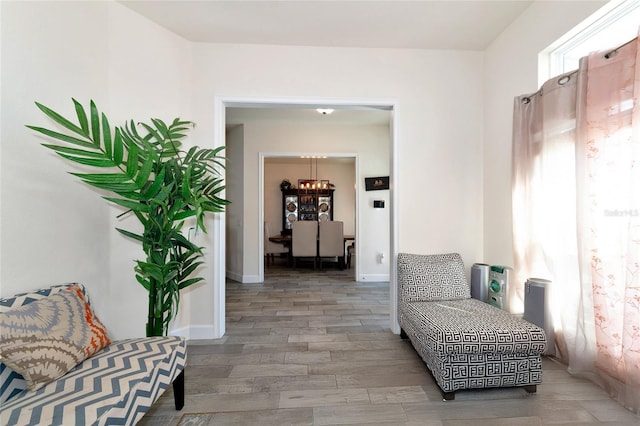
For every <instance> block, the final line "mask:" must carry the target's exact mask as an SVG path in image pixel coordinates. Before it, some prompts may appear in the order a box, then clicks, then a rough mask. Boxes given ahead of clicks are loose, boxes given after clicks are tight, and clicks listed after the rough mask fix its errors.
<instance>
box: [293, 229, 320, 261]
mask: <svg viewBox="0 0 640 426" xmlns="http://www.w3.org/2000/svg"><path fill="white" fill-rule="evenodd" d="M317 240H318V222H316V221H314V220H302V221H298V222H293V226H292V227H291V254H292V255H293V257H316V255H317V249H316V247H317V245H316V244H317Z"/></svg>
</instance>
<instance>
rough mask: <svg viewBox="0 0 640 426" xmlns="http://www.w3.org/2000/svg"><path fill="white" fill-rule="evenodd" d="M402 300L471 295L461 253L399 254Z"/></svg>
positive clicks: (410, 300)
mask: <svg viewBox="0 0 640 426" xmlns="http://www.w3.org/2000/svg"><path fill="white" fill-rule="evenodd" d="M397 273H398V280H397V283H398V303H400V304H402V303H410V302H431V301H435V300H458V299H469V298H471V288H470V286H469V283H468V282H467V276H466V272H465V269H464V264H463V262H462V257H461V256H460V254H458V253H445V254H431V255H423V254H411V253H398V263H397Z"/></svg>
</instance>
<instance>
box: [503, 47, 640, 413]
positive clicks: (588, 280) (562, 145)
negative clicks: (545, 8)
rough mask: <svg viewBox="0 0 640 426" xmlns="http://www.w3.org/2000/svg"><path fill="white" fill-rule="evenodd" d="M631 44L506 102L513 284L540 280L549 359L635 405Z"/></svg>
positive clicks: (638, 75)
mask: <svg viewBox="0 0 640 426" xmlns="http://www.w3.org/2000/svg"><path fill="white" fill-rule="evenodd" d="M639 99H640V49H639V48H638V39H634V40H633V41H632V42H630V43H628V44H626V45H624V46H622V47H620V48H618V49H616V50H614V51H613V52H597V53H593V54H591V55H589V56H588V57H585V58H582V60H581V62H580V67H579V69H578V70H577V71H575V72H572V73H567V74H565V75H562V76H559V77H556V78H554V79H552V80H549V81H548V82H546V83H545V84H544V85H543V87H542V88H541V90H540V91H538V92H536V93H535V94H533V95H525V96H519V97H517V98H516V99H515V105H514V134H513V217H514V219H513V226H514V247H515V265H514V267H515V274H516V279H517V282H524V281H525V280H526V279H528V278H531V277H540V278H547V279H550V280H551V281H552V284H551V305H552V311H553V317H554V324H553V326H554V329H555V333H556V348H555V350H556V354H557V356H558V357H559V358H560V359H561V360H563V361H564V362H566V363H567V364H568V366H569V371H571V372H572V373H575V374H580V375H583V376H587V377H590V378H591V379H593V380H595V381H597V382H598V383H600V384H601V385H602V386H603V387H604V388H605V389H607V390H608V392H609V393H610V395H611V396H612V397H614V398H615V399H616V400H618V401H619V402H620V403H621V404H623V405H624V406H625V407H627V408H629V409H631V410H633V411H635V412H636V413H638V412H639V411H640V105H639V104H638V102H639V101H638V100H639Z"/></svg>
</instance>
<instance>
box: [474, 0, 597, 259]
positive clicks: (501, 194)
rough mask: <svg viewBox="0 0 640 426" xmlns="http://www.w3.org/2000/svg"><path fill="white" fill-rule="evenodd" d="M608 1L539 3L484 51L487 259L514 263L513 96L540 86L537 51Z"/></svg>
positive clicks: (485, 251) (485, 225)
mask: <svg viewBox="0 0 640 426" xmlns="http://www.w3.org/2000/svg"><path fill="white" fill-rule="evenodd" d="M605 3H606V2H603V1H572V2H557V1H553V2H544V1H543V2H535V3H533V4H532V5H531V6H530V7H529V8H528V9H527V10H525V12H524V13H523V14H522V15H521V16H520V17H519V18H518V19H517V20H516V21H515V22H514V23H513V24H511V25H510V26H509V27H508V28H507V29H506V30H505V31H504V32H503V33H502V34H501V35H500V36H499V37H498V38H497V39H496V40H495V41H494V42H493V43H492V44H491V46H489V48H488V49H487V50H486V52H485V71H484V72H485V82H484V92H485V97H484V106H483V109H484V114H485V137H484V177H483V180H484V228H485V235H484V259H483V261H484V262H486V263H490V264H498V265H509V266H513V233H512V228H511V226H512V222H511V141H512V119H513V98H514V97H516V96H519V95H521V94H525V93H532V92H535V91H536V90H538V53H540V51H542V50H543V49H545V48H546V47H548V46H549V45H550V44H551V43H553V42H554V41H556V40H557V39H558V38H560V37H561V36H562V35H564V34H565V33H566V32H568V31H569V30H571V29H572V28H573V27H575V26H576V25H577V24H578V23H580V22H581V21H583V20H584V19H585V18H587V17H588V16H589V15H590V14H591V13H593V12H595V11H596V10H597V9H598V8H599V7H601V6H602V5H603V4H605ZM549 208H553V206H549Z"/></svg>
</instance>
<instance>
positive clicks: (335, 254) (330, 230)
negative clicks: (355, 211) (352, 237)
mask: <svg viewBox="0 0 640 426" xmlns="http://www.w3.org/2000/svg"><path fill="white" fill-rule="evenodd" d="M329 257H330V258H337V261H338V266H339V267H340V269H344V223H343V222H341V221H327V222H320V228H319V237H318V258H319V259H320V270H322V259H323V258H329Z"/></svg>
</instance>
